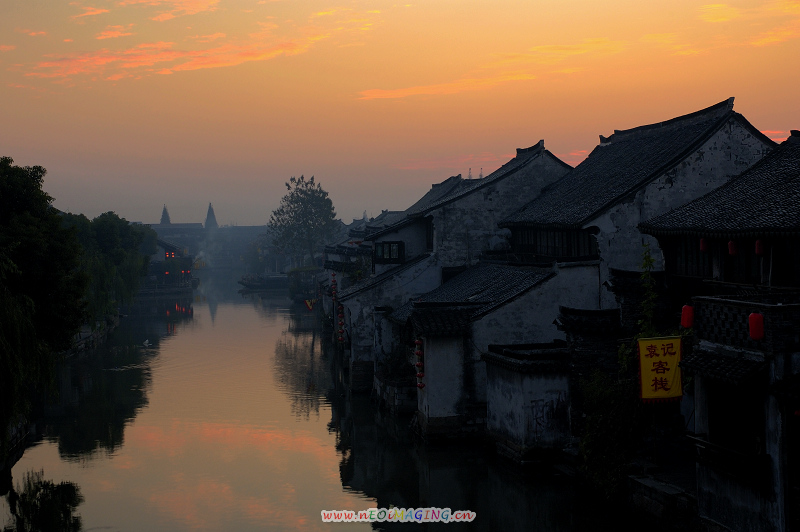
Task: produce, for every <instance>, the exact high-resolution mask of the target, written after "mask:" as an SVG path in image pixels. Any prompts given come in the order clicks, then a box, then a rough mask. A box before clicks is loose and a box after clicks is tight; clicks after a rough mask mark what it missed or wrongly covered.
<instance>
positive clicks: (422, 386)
mask: <svg viewBox="0 0 800 532" xmlns="http://www.w3.org/2000/svg"><path fill="white" fill-rule="evenodd" d="M424 387H425V383H424V382H418V383H417V388H419V389H420V390H421V389H423V388H424Z"/></svg>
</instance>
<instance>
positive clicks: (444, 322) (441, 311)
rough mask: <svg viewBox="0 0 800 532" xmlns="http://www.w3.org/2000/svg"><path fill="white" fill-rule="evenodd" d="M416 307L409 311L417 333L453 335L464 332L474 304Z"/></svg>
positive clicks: (469, 320)
mask: <svg viewBox="0 0 800 532" xmlns="http://www.w3.org/2000/svg"><path fill="white" fill-rule="evenodd" d="M422 305H423V307H418V308H415V309H414V312H412V313H411V322H412V323H413V325H414V330H415V331H416V333H417V334H421V335H423V336H454V335H459V334H462V333H465V332H467V331H468V330H469V327H470V324H471V323H472V314H473V311H474V308H473V307H474V306H475V305H456V306H447V307H425V306H424V303H422Z"/></svg>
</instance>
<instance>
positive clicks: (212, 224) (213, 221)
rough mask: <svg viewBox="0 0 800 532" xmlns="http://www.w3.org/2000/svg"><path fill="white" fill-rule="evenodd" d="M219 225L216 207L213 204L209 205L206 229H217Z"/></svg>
mask: <svg viewBox="0 0 800 532" xmlns="http://www.w3.org/2000/svg"><path fill="white" fill-rule="evenodd" d="M218 227H219V225H218V224H217V217H216V216H215V215H214V207H212V206H211V204H210V203H209V204H208V214H206V223H205V228H206V229H216V228H218Z"/></svg>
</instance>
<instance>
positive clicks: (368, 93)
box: [359, 72, 536, 100]
mask: <svg viewBox="0 0 800 532" xmlns="http://www.w3.org/2000/svg"><path fill="white" fill-rule="evenodd" d="M532 79H536V76H534V75H533V74H528V73H524V72H520V73H512V74H500V75H497V76H490V77H483V78H465V79H457V80H454V81H448V82H445V83H436V84H433V85H416V86H413V87H404V88H400V89H370V90H365V91H361V92H360V93H359V94H360V95H361V97H360V98H359V99H361V100H378V99H396V98H408V97H409V96H439V95H443V94H458V93H459V92H465V91H475V90H482V89H487V88H490V87H494V86H496V85H500V84H501V83H508V82H511V81H528V80H532Z"/></svg>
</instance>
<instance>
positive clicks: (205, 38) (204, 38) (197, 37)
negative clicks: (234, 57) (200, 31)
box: [189, 33, 226, 42]
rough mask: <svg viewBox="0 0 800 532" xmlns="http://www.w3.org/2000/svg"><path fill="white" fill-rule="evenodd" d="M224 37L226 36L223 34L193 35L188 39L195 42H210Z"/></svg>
mask: <svg viewBox="0 0 800 532" xmlns="http://www.w3.org/2000/svg"><path fill="white" fill-rule="evenodd" d="M225 37H226V35H225V34H224V33H212V34H211V35H195V36H193V37H189V38H190V39H193V40H195V41H197V42H211V41H216V40H217V39H224V38H225Z"/></svg>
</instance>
